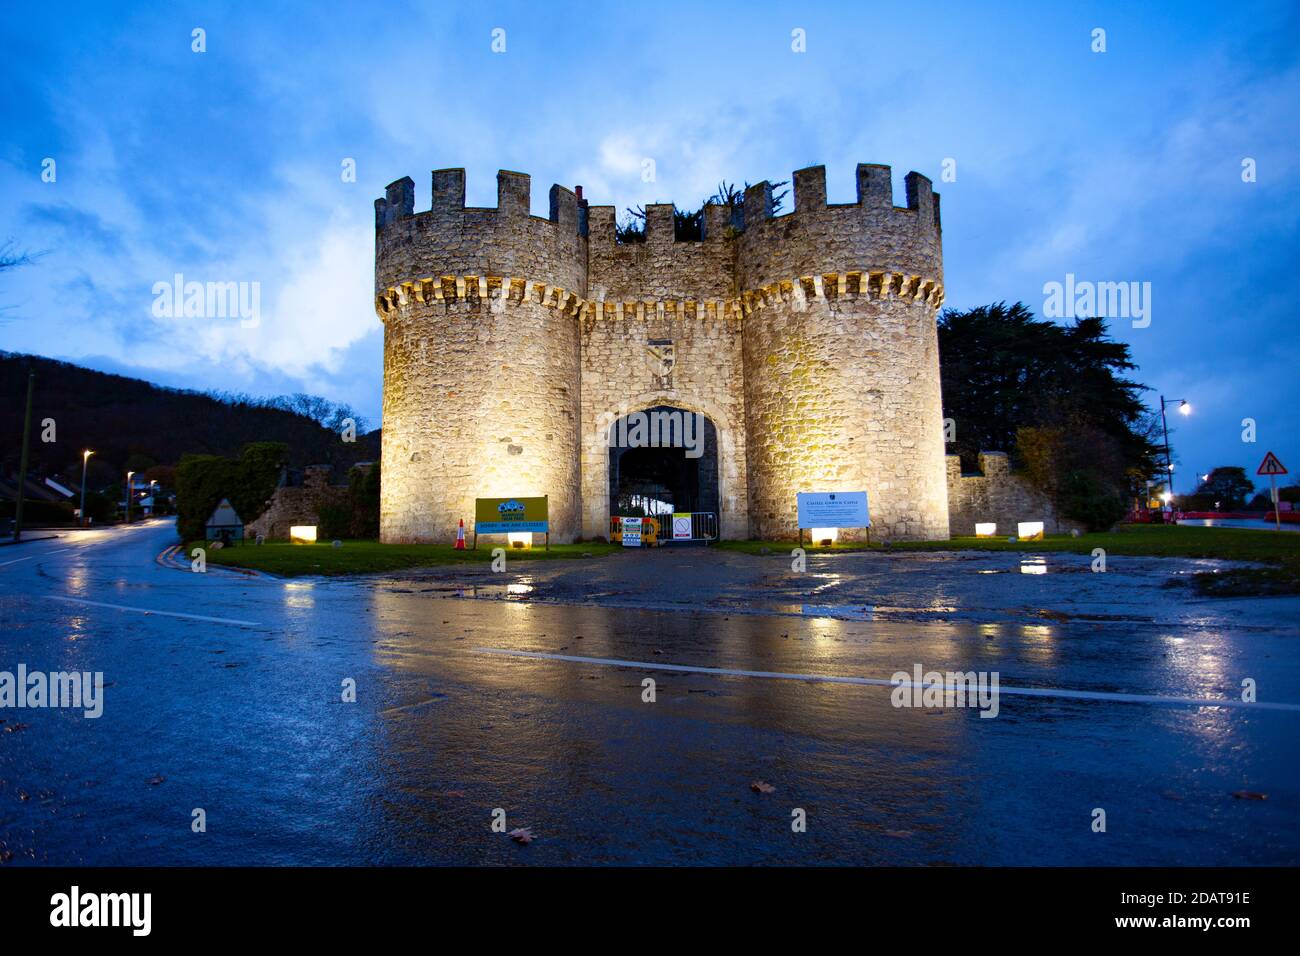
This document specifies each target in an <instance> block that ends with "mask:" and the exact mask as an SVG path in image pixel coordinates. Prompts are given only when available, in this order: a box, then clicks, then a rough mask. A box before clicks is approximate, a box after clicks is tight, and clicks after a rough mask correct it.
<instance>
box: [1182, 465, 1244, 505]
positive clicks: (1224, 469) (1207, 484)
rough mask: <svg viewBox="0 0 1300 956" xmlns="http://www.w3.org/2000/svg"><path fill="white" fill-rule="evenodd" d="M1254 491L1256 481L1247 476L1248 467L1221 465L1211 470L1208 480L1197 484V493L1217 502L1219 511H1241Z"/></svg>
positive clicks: (1197, 495)
mask: <svg viewBox="0 0 1300 956" xmlns="http://www.w3.org/2000/svg"><path fill="white" fill-rule="evenodd" d="M1254 493H1255V483H1254V482H1253V481H1251V480H1250V479H1249V478H1247V477H1246V469H1244V468H1239V467H1237V466H1236V465H1220V466H1219V467H1218V468H1214V469H1211V470H1210V473H1209V475H1208V476H1207V477H1206V480H1205V481H1202V482H1201V483H1200V485H1198V486H1197V488H1196V492H1195V495H1196V497H1198V498H1201V497H1204V498H1205V499H1206V500H1207V501H1214V502H1216V504H1215V506H1214V507H1215V508H1216V509H1217V510H1219V511H1240V510H1241V509H1242V508H1244V507H1245V505H1246V501H1247V499H1248V498H1249V497H1250V496H1251V495H1253V494H1254Z"/></svg>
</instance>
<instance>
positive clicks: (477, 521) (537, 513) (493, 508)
mask: <svg viewBox="0 0 1300 956" xmlns="http://www.w3.org/2000/svg"><path fill="white" fill-rule="evenodd" d="M550 530H551V525H550V521H549V520H548V516H547V499H546V498H475V499H474V533H475V534H509V533H510V532H512V531H536V532H538V533H540V534H545V533H547V532H549V531H550Z"/></svg>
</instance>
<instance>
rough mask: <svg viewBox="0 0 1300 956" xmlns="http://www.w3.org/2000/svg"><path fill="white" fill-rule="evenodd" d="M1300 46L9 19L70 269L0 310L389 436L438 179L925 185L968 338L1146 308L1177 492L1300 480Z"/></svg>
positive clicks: (133, 16)
mask: <svg viewBox="0 0 1300 956" xmlns="http://www.w3.org/2000/svg"><path fill="white" fill-rule="evenodd" d="M118 7H120V8H121V9H114V8H118ZM196 27H201V28H203V29H204V30H205V31H206V43H207V51H206V52H205V53H202V54H199V53H194V52H192V50H191V31H192V30H193V29H194V28H196ZM1099 27H1100V28H1102V29H1104V30H1105V31H1106V52H1104V53H1094V52H1092V49H1091V46H1092V42H1093V41H1092V31H1093V30H1094V29H1095V28H1099ZM495 28H501V29H504V30H505V41H506V50H505V52H504V53H494V52H493V51H492V49H491V44H492V31H493V30H494V29H495ZM795 29H802V30H803V31H805V34H806V38H807V40H806V52H804V53H795V52H793V51H792V49H791V33H792V31H793V30H795ZM1298 36H1300V14H1298V13H1297V8H1296V6H1295V5H1294V4H1287V3H1238V4H1232V5H1229V4H1220V3H1213V4H1211V3H1179V4H1167V5H1158V4H1132V3H1114V4H1111V3H1097V4H1074V3H1071V4H1065V3H1061V4H1033V3H1023V4H1022V3H1003V4H978V5H977V4H969V3H955V2H954V3H951V4H922V3H904V4H896V5H891V4H876V3H872V4H864V3H860V2H857V3H825V4H818V3H809V2H804V3H789V4H763V3H742V4H734V5H723V4H720V5H710V4H703V3H698V2H696V3H682V4H674V3H662V2H656V3H648V4H607V5H606V4H601V5H597V4H591V5H572V4H546V3H540V2H533V3H521V4H491V3H473V4H465V5H463V6H459V7H458V6H456V5H454V4H443V3H437V4H435V3H426V4H411V5H408V4H400V3H385V2H382V0H377V2H374V3H370V4H339V5H332V4H327V3H304V4H294V3H280V2H277V3H275V4H267V3H257V4H254V3H235V4H221V5H220V6H219V7H218V5H216V4H213V5H211V7H209V6H207V5H203V4H185V3H167V4H163V3H147V4H137V5H117V4H101V3H84V4H61V3H48V4H25V5H12V6H9V5H7V6H6V9H5V12H4V16H3V17H2V18H0V79H2V80H3V90H4V93H3V99H0V131H2V132H0V200H2V201H0V240H3V239H8V238H12V239H14V240H15V241H16V242H17V243H18V244H19V245H20V246H21V247H23V248H26V249H29V250H33V251H41V252H44V255H42V256H40V257H39V259H37V261H36V262H34V263H33V264H32V265H30V266H27V267H24V268H21V269H18V270H14V271H11V272H9V273H7V274H6V275H5V277H4V278H3V279H0V348H3V349H6V350H11V351H29V352H35V353H39V354H43V355H49V356H54V357H58V358H63V359H68V360H71V361H76V362H79V363H81V364H85V365H89V366H91V367H94V368H101V369H105V370H110V371H119V372H124V373H127V374H132V375H138V376H140V377H143V378H148V379H151V380H154V381H158V382H162V383H164V384H171V385H183V386H188V387H195V388H202V389H229V390H236V391H248V392H252V393H255V394H278V393H282V392H291V391H308V392H314V393H317V394H321V395H325V396H327V397H329V398H332V399H335V400H339V401H346V402H348V403H350V404H352V405H353V406H354V407H356V408H357V409H358V410H359V411H361V412H362V413H363V414H364V415H366V416H367V417H368V418H369V419H370V420H371V422H372V423H377V422H378V419H379V409H380V385H381V380H382V330H381V326H380V324H379V321H378V320H377V319H376V318H375V315H374V312H373V305H372V286H373V281H372V276H373V249H374V245H373V239H374V235H373V205H372V204H373V201H374V199H375V198H376V197H378V196H379V195H380V194H381V192H382V190H383V187H384V185H386V184H387V183H389V182H391V181H392V180H394V179H397V178H399V177H401V176H404V175H410V176H411V177H412V178H413V179H414V180H415V182H416V208H417V209H422V208H427V207H428V202H429V193H428V189H429V170H431V169H436V168H442V167H447V166H464V167H465V168H466V170H467V177H468V187H467V192H468V197H467V198H468V201H469V203H470V204H471V205H488V206H490V205H495V202H496V193H495V173H496V171H497V169H501V168H504V169H516V170H521V171H524V172H528V173H531V174H532V177H533V206H534V212H536V213H538V214H541V215H545V214H546V211H547V210H546V201H547V199H546V193H547V189H548V188H549V186H550V184H551V183H552V182H560V183H564V184H566V185H570V186H572V185H574V184H582V185H583V186H584V188H585V192H586V195H587V197H588V198H589V199H590V200H591V201H592V202H593V203H610V202H612V203H616V204H617V205H618V206H619V207H620V208H622V207H625V206H627V205H632V204H638V203H643V202H671V201H676V202H677V203H678V205H679V206H690V207H692V208H693V207H694V206H696V205H698V204H699V202H700V201H701V200H702V199H704V198H705V197H706V196H707V195H708V194H709V193H710V192H712V190H713V188H714V186H715V185H716V184H717V182H718V181H719V180H721V179H727V180H734V181H745V180H748V181H750V182H757V181H759V180H761V179H770V180H773V181H775V180H777V179H786V178H788V177H789V173H790V172H791V171H792V170H794V169H796V168H799V167H801V166H805V165H809V164H812V163H824V164H825V165H826V167H827V179H828V186H829V192H830V197H829V198H830V200H831V201H832V202H837V201H840V202H842V201H849V200H851V199H852V197H853V168H854V165H855V164H856V163H858V162H879V163H888V164H890V165H892V166H893V167H894V180H895V192H896V196H897V201H898V202H899V203H900V204H901V202H902V195H901V193H902V176H903V174H904V173H905V172H907V171H908V170H910V169H916V170H919V171H920V172H922V173H925V174H926V175H928V176H930V177H931V178H932V179H934V180H935V182H936V188H937V189H939V190H940V191H941V192H942V194H943V219H944V246H945V271H946V291H947V302H946V304H947V305H948V306H953V307H958V308H965V307H970V306H975V305H981V304H986V303H988V302H991V301H996V300H999V299H1006V300H1008V301H1015V300H1017V299H1020V300H1023V301H1024V302H1025V303H1026V304H1028V305H1029V306H1030V308H1032V309H1033V310H1034V311H1036V312H1040V313H1041V311H1042V307H1043V299H1044V296H1043V285H1044V283H1046V282H1049V281H1063V280H1064V277H1065V275H1066V274H1067V273H1073V274H1075V275H1076V276H1077V277H1078V278H1079V279H1087V280H1093V281H1138V282H1150V283H1151V288H1152V302H1151V305H1152V321H1151V324H1150V326H1149V327H1147V328H1133V327H1132V326H1131V323H1130V322H1129V321H1128V320H1124V319H1120V320H1116V321H1115V323H1114V325H1113V329H1114V333H1115V335H1116V336H1117V337H1118V338H1121V339H1123V340H1124V341H1127V342H1129V343H1130V344H1131V345H1132V347H1133V352H1134V355H1135V356H1136V358H1137V360H1138V362H1139V364H1140V365H1141V370H1140V373H1139V375H1138V378H1139V380H1140V381H1143V382H1145V383H1146V384H1149V385H1151V386H1153V387H1154V388H1155V389H1157V391H1158V392H1163V393H1164V394H1165V395H1167V396H1170V397H1177V398H1187V399H1189V400H1190V401H1191V402H1192V403H1193V406H1194V408H1195V414H1193V415H1192V416H1190V417H1188V418H1185V419H1181V418H1180V419H1179V421H1178V422H1177V426H1178V429H1177V434H1176V436H1175V439H1174V441H1175V444H1176V452H1177V457H1178V459H1179V470H1178V472H1177V474H1178V475H1179V476H1183V481H1182V485H1183V487H1184V489H1185V488H1186V485H1187V483H1188V481H1189V477H1190V473H1191V472H1192V471H1193V470H1195V471H1204V470H1206V469H1207V468H1208V467H1210V466H1214V465H1220V464H1240V465H1243V466H1249V468H1250V469H1251V471H1252V472H1253V470H1254V466H1255V465H1256V464H1257V463H1258V460H1259V459H1260V458H1261V457H1262V455H1263V452H1264V450H1265V449H1267V448H1272V449H1274V450H1275V451H1276V452H1277V453H1278V454H1279V455H1280V456H1281V458H1282V460H1283V461H1284V462H1287V463H1288V465H1289V466H1290V467H1291V468H1292V470H1293V472H1295V471H1298V470H1300V436H1298V429H1297V427H1296V425H1295V424H1294V422H1295V410H1296V409H1297V407H1300V375H1298V374H1297V371H1300V347H1297V344H1296V340H1295V336H1294V334H1293V331H1292V329H1293V312H1294V308H1295V306H1294V295H1293V293H1292V286H1293V283H1294V278H1295V275H1296V272H1297V263H1298V262H1300V255H1297V253H1298V252H1300V248H1298V244H1297V235H1296V230H1297V225H1296V223H1297V218H1298V213H1300V186H1298V185H1297V182H1298V177H1300V162H1298V159H1297V148H1296V144H1297V142H1300V135H1298V134H1300V62H1298V61H1300V55H1298V54H1297V47H1296V38H1297V37H1298ZM1247 157H1249V158H1252V159H1254V160H1255V162H1256V168H1257V181H1256V182H1253V183H1245V182H1243V181H1242V175H1241V172H1242V166H1241V164H1242V161H1243V159H1244V158H1247ZM46 158H52V159H54V160H55V162H56V167H55V169H56V173H57V178H56V179H55V181H54V182H45V181H43V180H42V163H43V161H44V160H45V159H46ZM643 158H652V159H654V160H655V168H656V180H655V182H653V183H645V182H642V179H641V161H642V159H643ZM949 158H951V159H953V160H955V161H956V173H957V178H956V181H953V182H942V181H941V174H942V171H943V162H944V160H945V159H949ZM345 159H354V160H355V161H356V170H357V176H356V180H357V181H356V182H354V183H349V182H344V181H343V180H342V177H341V175H340V170H341V164H342V162H343V160H345ZM177 272H180V273H182V274H184V275H185V276H186V277H187V278H191V279H198V280H200V281H209V280H211V281H250V282H251V281H256V282H259V283H260V284H261V305H262V320H261V323H260V325H258V326H257V327H256V328H247V327H244V326H243V325H241V323H240V322H238V321H237V320H233V321H232V320H217V319H183V318H159V317H156V316H155V315H154V314H153V312H152V305H153V301H154V295H153V293H152V288H153V285H154V283H156V282H159V281H169V280H170V279H171V277H172V276H173V275H174V274H175V273H177ZM1243 418H1253V419H1255V421H1256V422H1257V431H1258V441H1257V443H1256V444H1253V445H1250V444H1245V443H1243V442H1242V440H1241V432H1242V426H1241V420H1242V419H1243Z"/></svg>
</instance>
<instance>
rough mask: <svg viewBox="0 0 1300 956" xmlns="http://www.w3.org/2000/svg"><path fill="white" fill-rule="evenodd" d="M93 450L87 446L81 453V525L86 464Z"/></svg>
mask: <svg viewBox="0 0 1300 956" xmlns="http://www.w3.org/2000/svg"><path fill="white" fill-rule="evenodd" d="M93 454H94V452H93V451H91V450H90V449H89V448H87V449H86V450H85V451H83V452H82V453H81V526H82V527H83V528H84V527H85V526H86V466H87V465H88V464H90V456H91V455H93Z"/></svg>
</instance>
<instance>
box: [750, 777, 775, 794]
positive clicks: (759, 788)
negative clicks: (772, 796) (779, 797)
mask: <svg viewBox="0 0 1300 956" xmlns="http://www.w3.org/2000/svg"><path fill="white" fill-rule="evenodd" d="M749 789H750V790H753V791H754V792H755V793H776V787H774V786H772V785H771V784H770V783H764V782H763V781H762V780H755V781H754V782H753V783H751V784H750V785H749Z"/></svg>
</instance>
